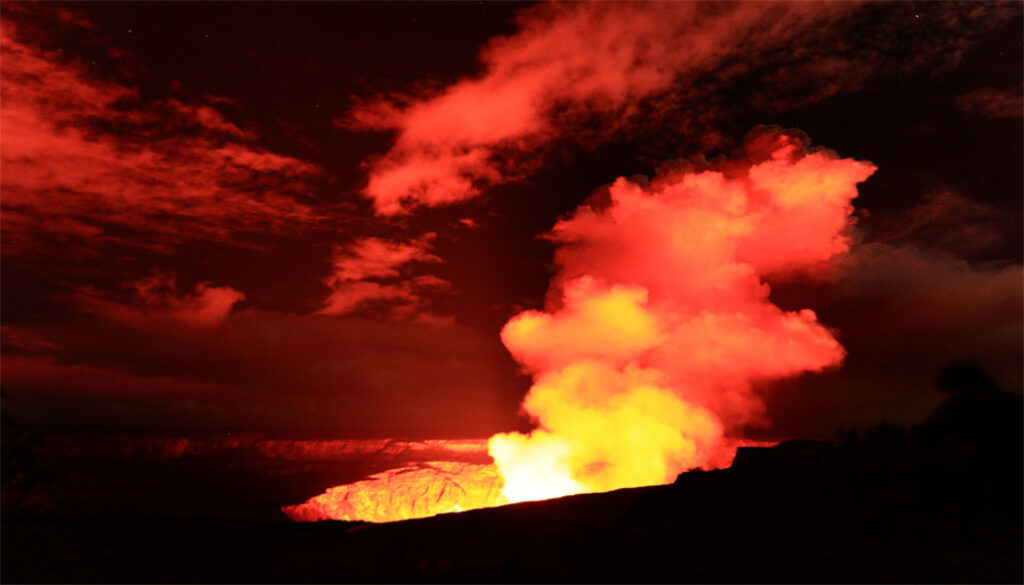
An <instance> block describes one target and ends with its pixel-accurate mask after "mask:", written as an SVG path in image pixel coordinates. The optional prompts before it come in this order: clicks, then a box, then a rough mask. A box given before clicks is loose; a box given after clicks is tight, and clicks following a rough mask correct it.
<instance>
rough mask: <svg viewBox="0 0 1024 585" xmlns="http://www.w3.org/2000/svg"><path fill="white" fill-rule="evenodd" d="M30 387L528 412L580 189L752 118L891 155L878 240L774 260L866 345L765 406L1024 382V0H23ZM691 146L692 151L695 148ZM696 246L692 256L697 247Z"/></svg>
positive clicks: (68, 407)
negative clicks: (531, 323) (958, 373)
mask: <svg viewBox="0 0 1024 585" xmlns="http://www.w3.org/2000/svg"><path fill="white" fill-rule="evenodd" d="M2 16H3V22H2V27H3V54H2V57H3V70H2V72H0V80H2V84H0V85H2V127H0V133H2V145H0V151H2V152H0V154H2V156H0V159H2V161H0V162H2V165H3V166H2V169H0V173H2V175H0V182H2V213H3V216H2V221H3V226H2V230H3V241H2V262H3V278H2V291H0V292H2V297H3V309H2V322H3V371H2V383H3V387H4V392H5V397H4V402H5V408H6V409H8V410H9V411H10V412H11V414H12V415H13V416H15V417H17V418H18V419H19V420H23V421H26V422H30V423H36V424H45V425H55V426H62V427H75V428H96V429H107V428H118V429H133V430H141V431H147V430H153V429H159V430H162V431H167V430H172V431H174V432H191V431H205V430H225V429H237V430H245V431H256V432H264V433H273V434H291V435H313V434H318V435H322V434H329V435H333V436H338V437H354V436H402V437H413V438H419V437H427V436H432V437H462V436H481V437H482V436H487V435H489V434H491V433H494V432H498V431H503V430H511V429H525V428H527V427H528V421H527V420H526V418H525V417H523V416H521V415H520V414H519V403H520V401H521V400H522V398H523V396H524V395H525V393H526V391H527V389H528V388H529V386H530V380H529V378H528V377H527V376H525V375H523V374H522V373H520V372H519V371H518V365H517V363H516V362H515V361H514V360H513V359H512V357H511V356H510V355H509V354H508V352H507V351H506V349H505V348H504V347H503V345H502V342H501V339H500V337H499V332H500V331H501V328H502V326H503V325H504V324H505V322H506V321H508V320H509V318H511V317H512V316H514V315H515V314H517V313H519V312H520V311H522V310H525V309H540V308H542V307H544V304H545V294H546V291H547V289H548V283H549V280H550V279H551V278H552V276H553V275H554V274H555V273H556V265H555V261H554V251H555V247H556V245H555V243H554V242H552V241H550V240H549V239H545V238H541V237H539V236H541V235H542V234H544V233H546V232H547V231H548V230H550V229H551V228H552V227H553V226H554V225H555V222H556V221H557V220H558V219H559V218H560V217H564V216H565V215H566V214H568V213H571V212H572V211H573V210H574V209H576V208H577V207H578V206H579V205H580V204H581V203H583V202H584V201H585V200H588V197H591V195H592V194H594V193H595V192H599V190H600V189H601V188H602V187H607V185H609V184H611V183H612V182H613V181H615V179H616V178H618V177H634V176H637V175H644V176H646V177H652V176H655V175H657V174H659V173H661V172H664V169H665V168H667V167H666V165H668V166H671V165H673V164H675V165H678V164H681V163H680V162H679V161H683V160H692V159H693V158H694V157H696V156H699V155H702V154H703V155H706V156H707V157H708V158H709V159H713V158H714V157H716V156H721V155H730V153H732V152H733V151H734V149H736V148H737V147H739V146H740V145H741V144H742V143H743V140H744V136H746V135H747V134H748V133H749V132H750V131H751V130H753V129H754V128H756V127H758V126H759V125H774V126H779V127H781V128H787V129H796V130H799V131H802V132H804V133H806V135H807V136H809V138H810V141H811V142H812V144H813V145H815V146H820V147H825V148H828V149H832V150H834V151H836V152H837V153H838V154H839V155H840V156H842V157H851V158H854V159H857V160H865V161H871V162H872V163H873V164H874V165H875V166H877V168H878V170H877V172H876V173H875V174H874V175H873V176H872V177H871V178H870V179H868V180H867V181H866V182H864V183H863V184H862V185H860V187H859V193H860V194H859V197H858V198H857V199H856V200H855V201H854V205H855V206H856V209H857V211H856V214H855V216H856V217H857V223H856V225H855V226H854V227H853V228H852V232H851V233H852V236H853V238H854V242H855V243H854V246H853V248H852V249H851V250H850V252H849V253H848V254H847V255H845V256H843V258H842V259H838V260H836V262H835V264H834V266H833V267H832V268H833V269H832V270H830V271H827V272H828V273H827V275H825V276H823V275H821V274H817V275H806V274H804V275H793V274H783V275H774V276H769V277H768V278H767V281H768V283H769V284H770V285H771V286H772V291H773V292H772V300H773V301H774V302H775V303H776V304H778V305H779V306H781V307H782V308H784V309H791V310H796V309H801V308H811V309H813V310H814V311H816V313H817V315H818V318H819V320H820V322H821V323H823V324H824V325H825V326H827V327H828V328H830V330H832V331H833V332H834V334H835V336H836V338H837V339H838V340H839V341H840V343H842V344H843V346H844V347H845V348H846V352H847V357H846V361H845V363H844V365H843V366H842V367H840V368H835V369H830V370H828V371H826V372H825V373H819V374H808V375H804V376H801V377H797V378H793V379H786V380H773V381H765V382H763V383H759V385H758V392H761V393H762V395H763V396H764V400H765V403H766V413H767V418H768V419H769V420H770V421H771V422H770V423H768V424H767V425H766V426H761V427H758V428H756V429H755V428H751V429H748V434H749V435H751V436H757V435H768V436H800V435H819V436H820V435H824V436H827V435H830V434H832V433H834V431H835V430H836V429H838V428H842V427H845V426H857V425H866V424H872V423H874V422H877V421H879V420H881V419H887V420H890V421H894V422H900V423H911V422H916V421H917V420H920V419H921V418H922V417H923V416H924V415H925V414H927V412H928V411H929V410H930V409H931V408H932V407H934V405H935V404H936V403H937V401H938V399H939V397H938V395H937V394H936V393H935V390H934V388H933V380H934V376H935V374H936V372H937V371H938V369H939V368H940V367H942V366H943V365H945V364H948V363H952V362H970V363H975V364H978V365H980V366H982V367H984V368H985V369H986V370H988V371H989V372H990V373H991V374H992V375H993V376H994V378H995V379H996V380H997V381H998V382H999V383H1000V384H1001V385H1002V386H1003V387H1005V388H1008V389H1015V390H1019V388H1020V385H1021V381H1022V371H1021V370H1022V365H1021V355H1022V350H1024V348H1022V338H1021V337H1022V302H1024V298H1022V272H1021V261H1022V221H1021V216H1022V204H1021V202H1022V197H1021V194H1022V193H1024V185H1022V176H1024V169H1022V154H1024V148H1022V140H1024V138H1022V123H1021V122H1022V114H1024V102H1022V94H1024V78H1022V77H1024V75H1022V66H1021V65H1022V62H1024V55H1022V51H1024V45H1022V35H1021V30H1022V26H1021V24H1022V18H1021V9H1020V4H1019V3H970V4H953V3H921V4H918V3H911V2H900V3H891V4H888V3H882V4H880V3H870V4H865V5H860V4H856V3H845V2H844V3H830V4H823V5H818V4H812V3H794V4H780V5H775V4H769V3H760V2H758V3H754V4H742V5H733V4H726V3H711V4H689V3H687V4H683V3H680V4H606V5H604V6H603V7H595V6H592V5H587V4H568V5H561V6H548V5H533V6H531V5H529V4H516V3H450V4H447V3H408V4H406V3H280V4H277V3H160V2H145V3H122V2H118V3H96V4H93V3H72V4H66V5H65V4H59V3H43V4H29V3H20V2H7V3H5V4H4V7H3V15H2ZM673 161H675V162H673ZM670 269H671V267H666V270H670Z"/></svg>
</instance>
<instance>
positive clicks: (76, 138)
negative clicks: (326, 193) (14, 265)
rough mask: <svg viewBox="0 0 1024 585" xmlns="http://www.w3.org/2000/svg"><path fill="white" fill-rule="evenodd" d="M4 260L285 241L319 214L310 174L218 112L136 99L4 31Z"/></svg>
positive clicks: (0, 87) (0, 157)
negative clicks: (263, 238) (248, 238)
mask: <svg viewBox="0 0 1024 585" xmlns="http://www.w3.org/2000/svg"><path fill="white" fill-rule="evenodd" d="M0 34H2V37H0V42H2V52H3V53H2V54H3V61H4V74H3V77H2V80H0V95H2V99H3V104H4V105H3V110H2V114H0V122H2V124H3V144H2V146H0V162H2V164H3V174H2V178H0V187H2V189H3V195H4V197H3V212H4V235H3V237H4V252H5V254H18V253H26V254H32V253H37V252H41V251H43V250H48V251H49V252H52V251H53V247H57V248H64V251H65V252H68V251H69V250H68V249H67V248H66V246H73V247H74V250H75V251H76V252H77V253H83V254H95V253H96V252H97V248H98V247H100V246H104V245H111V244H113V245H117V246H118V247H120V249H121V250H122V252H123V251H124V250H127V249H140V248H144V249H156V250H168V249H171V248H173V247H174V246H175V245H176V244H178V243H181V242H182V241H195V240H197V239H206V240H208V241H215V242H225V241H232V240H239V239H244V237H245V235H246V234H247V233H252V232H260V233H267V232H270V233H274V232H281V231H283V230H285V229H287V228H288V227H289V226H294V225H297V224H309V223H311V222H313V221H315V220H316V219H317V218H318V214H317V213H316V212H315V211H314V210H313V209H312V208H310V207H309V206H308V205H306V204H305V203H303V202H302V201H301V199H302V197H303V196H304V195H306V194H307V193H306V190H307V186H306V182H305V181H306V180H307V179H309V178H310V177H312V176H314V175H315V174H316V173H318V169H317V168H316V167H315V166H313V165H312V164H310V163H307V162H304V161H301V160H298V159H295V158H292V157H289V156H284V155H281V154H277V153H274V152H271V151H268V150H266V149H264V148H261V147H259V146H257V145H255V144H254V143H253V142H252V140H253V139H254V138H255V136H254V134H253V133H252V132H251V131H246V130H243V129H241V128H239V127H238V126H237V125H235V124H233V123H231V122H229V121H228V120H226V119H225V118H224V116H222V115H221V114H220V113H219V112H218V111H217V110H216V109H215V108H214V107H213V106H211V105H208V104H202V103H199V104H190V103H184V102H182V101H178V100H175V99H165V100H158V101H150V102H143V101H142V100H140V98H139V95H138V92H137V90H135V89H133V88H130V87H126V86H123V85H120V84H118V83H115V82H112V81H104V80H102V79H99V78H97V77H96V76H95V75H91V74H90V73H89V72H88V71H87V69H86V67H85V65H83V64H82V63H79V62H76V61H74V60H72V59H66V58H62V57H60V56H59V55H57V54H56V53H52V52H49V53H48V52H46V51H44V50H43V49H41V48H39V47H37V46H36V45H34V44H32V43H30V42H28V41H26V40H23V39H22V37H21V36H20V30H19V28H18V27H17V25H16V24H14V23H12V22H11V20H10V19H6V20H5V22H4V24H3V28H2V33H0Z"/></svg>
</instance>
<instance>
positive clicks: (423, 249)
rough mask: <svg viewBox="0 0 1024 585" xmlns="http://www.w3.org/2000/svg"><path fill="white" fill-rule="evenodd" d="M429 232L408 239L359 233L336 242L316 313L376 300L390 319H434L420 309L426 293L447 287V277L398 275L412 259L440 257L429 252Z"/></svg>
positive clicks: (348, 309)
mask: <svg viewBox="0 0 1024 585" xmlns="http://www.w3.org/2000/svg"><path fill="white" fill-rule="evenodd" d="M434 237H435V234H433V233H430V234H427V235H425V236H424V237H422V238H420V239H417V240H410V241H408V242H388V241H385V240H382V239H380V238H373V237H371V238H363V239H360V240H357V241H355V242H353V243H351V244H350V245H349V246H347V247H338V248H336V249H335V254H334V272H333V273H332V274H331V275H330V276H328V277H327V278H326V279H325V280H324V282H325V284H327V286H328V287H330V288H331V293H330V295H329V296H328V297H327V298H326V299H325V300H324V306H323V308H321V309H320V311H319V312H320V313H322V314H325V315H347V314H350V313H353V312H355V311H357V310H359V309H363V308H366V307H367V306H368V305H371V304H374V303H378V304H379V303H380V302H381V301H383V302H384V303H383V305H384V306H385V307H386V309H387V312H388V314H390V316H392V317H394V318H409V317H416V318H419V319H426V320H436V319H437V317H435V316H433V315H431V314H430V313H429V312H427V311H424V310H423V309H424V306H425V305H426V304H427V299H426V298H425V296H424V295H425V293H428V292H431V291H438V290H442V289H444V288H446V287H447V286H448V282H446V281H444V280H442V279H440V278H438V277H436V276H433V275H429V274H421V275H417V276H410V275H407V274H406V275H403V274H402V271H403V269H405V268H407V267H408V265H410V264H412V263H430V262H440V261H441V259H440V258H438V257H437V256H435V255H434V254H431V253H430V251H429V249H430V240H431V239H433V238H434Z"/></svg>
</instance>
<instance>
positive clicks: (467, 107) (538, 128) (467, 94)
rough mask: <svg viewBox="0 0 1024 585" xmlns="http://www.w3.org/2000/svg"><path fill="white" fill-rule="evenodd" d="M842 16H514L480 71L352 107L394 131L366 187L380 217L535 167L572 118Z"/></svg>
mask: <svg viewBox="0 0 1024 585" xmlns="http://www.w3.org/2000/svg"><path fill="white" fill-rule="evenodd" d="M847 11H848V8H847V6H845V5H838V4H831V5H829V4H812V3H789V4H767V3H750V4H715V5H702V4H697V3H644V4H640V3H592V4H591V3H573V4H545V5H541V6H537V7H535V8H533V9H530V10H526V11H523V12H522V13H520V15H519V18H518V20H519V29H520V30H519V32H518V33H517V34H515V35H513V36H510V37H497V38H494V39H491V41H490V42H489V43H488V45H487V46H486V48H484V50H483V51H482V52H481V55H480V61H481V63H482V73H481V74H480V75H478V76H476V77H473V78H467V79H464V80H461V81H459V82H457V83H455V84H453V85H451V86H449V87H446V88H444V89H442V90H440V91H439V92H437V93H436V94H434V95H430V96H426V97H424V96H415V97H408V98H403V97H395V98H393V99H383V100H378V101H372V102H369V103H366V104H363V105H362V106H361V107H359V108H357V109H356V110H355V111H354V112H353V113H352V115H351V119H350V120H349V121H348V124H350V125H352V126H355V127H359V128H367V129H377V130H396V131H397V133H398V136H397V138H396V141H395V144H394V146H393V147H392V148H391V150H390V151H388V153H386V154H385V155H383V156H382V157H380V158H378V159H374V160H372V161H370V174H369V183H368V185H367V186H366V189H365V193H366V195H367V196H368V197H370V198H371V199H372V200H373V201H374V204H375V206H376V209H377V210H378V212H380V213H383V214H394V213H398V212H400V211H402V209H403V208H405V207H413V206H416V205H445V204H450V203H454V202H458V201H463V200H465V199H469V198H471V197H473V196H475V195H476V194H478V193H479V192H480V186H481V185H482V184H495V183H501V182H504V181H507V180H510V179H515V178H517V177H519V176H521V175H522V173H523V170H524V169H529V168H531V167H533V166H535V164H536V161H529V160H526V159H522V155H523V154H524V153H527V152H532V151H534V150H536V149H537V148H538V147H540V146H543V145H544V144H545V143H546V142H547V141H549V140H551V139H552V138H553V137H554V136H555V135H557V134H559V133H561V132H564V131H565V130H566V128H565V127H566V126H567V122H568V121H570V120H572V119H573V118H577V117H580V116H585V115H588V114H592V113H599V114H600V115H601V116H602V119H603V120H604V121H605V122H606V123H609V124H611V125H612V126H613V127H614V126H617V125H620V124H622V123H623V121H624V120H625V119H626V118H628V117H629V116H630V115H632V114H633V113H635V111H636V108H637V106H638V105H639V103H640V102H641V101H642V100H643V99H645V98H648V97H650V96H652V95H654V94H656V93H658V92H662V91H665V90H667V89H668V88H669V87H671V86H672V84H673V83H674V82H676V81H678V80H679V79H680V78H681V77H682V76H684V75H687V76H693V75H696V74H699V73H704V72H708V71H711V70H712V69H713V68H714V67H716V66H720V65H722V64H723V63H724V62H725V61H726V60H727V59H730V58H735V57H736V56H737V55H739V54H742V53H744V52H748V51H751V50H759V51H767V50H771V49H773V48H776V47H779V46H782V45H784V44H785V43H786V42H787V41H789V40H791V39H792V38H793V37H794V36H796V35H798V34H800V33H801V32H803V31H805V30H807V29H808V28H809V27H813V26H821V25H822V23H823V22H827V21H828V20H830V19H832V18H836V17H838V16H839V15H840V14H842V13H845V12H847ZM520 159H522V160H520Z"/></svg>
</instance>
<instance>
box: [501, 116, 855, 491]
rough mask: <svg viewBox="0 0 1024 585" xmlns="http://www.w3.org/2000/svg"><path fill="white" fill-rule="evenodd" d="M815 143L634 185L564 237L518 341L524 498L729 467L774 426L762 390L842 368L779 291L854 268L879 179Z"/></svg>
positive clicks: (514, 468)
mask: <svg viewBox="0 0 1024 585" xmlns="http://www.w3.org/2000/svg"><path fill="white" fill-rule="evenodd" d="M808 146H809V141H808V139H807V138H806V136H804V135H802V134H800V133H799V132H792V131H789V132H781V131H778V130H774V129H767V128H761V129H758V130H756V131H754V132H753V133H751V135H750V136H748V138H747V141H746V143H745V145H744V147H743V149H742V150H741V152H739V154H738V156H737V157H735V158H734V159H733V160H729V161H725V160H723V161H717V162H713V163H707V162H704V161H699V162H696V163H692V164H687V165H685V166H684V167H683V168H678V169H676V170H673V171H669V172H666V173H663V174H662V176H660V177H658V178H656V179H655V180H654V181H653V182H651V183H650V184H647V185H644V184H640V183H637V182H632V181H629V180H626V179H623V178H620V179H618V180H617V181H616V182H615V183H614V185H612V186H611V187H610V189H608V191H607V194H606V195H607V196H606V197H605V196H601V195H598V196H595V197H594V198H592V200H591V201H590V202H589V203H587V204H584V205H583V206H581V207H580V208H579V209H578V210H577V211H576V212H575V213H574V214H572V215H571V216H570V217H567V218H565V219H563V220H561V221H559V222H558V223H557V224H556V225H555V227H554V229H553V230H552V231H551V233H550V234H549V235H548V237H550V238H551V239H552V240H554V241H555V242H558V243H559V244H560V245H561V246H560V248H559V250H558V252H557V253H556V264H557V266H558V272H557V274H556V276H555V278H554V280H553V281H552V284H551V288H550V291H549V295H548V302H547V307H546V310H545V311H543V312H539V311H526V312H524V313H521V314H519V315H517V316H516V317H514V318H513V319H512V320H510V321H509V322H508V323H507V324H506V326H505V328H504V330H503V331H502V340H503V341H504V343H505V345H506V346H507V347H508V349H509V351H511V353H512V355H513V356H514V357H515V358H516V359H517V360H518V361H519V362H520V363H521V364H522V365H523V367H524V368H525V369H526V370H527V371H528V372H529V373H530V374H531V375H532V376H533V378H534V386H533V387H532V388H531V390H530V392H529V394H528V395H527V397H526V399H525V401H524V403H523V409H524V411H525V412H526V413H528V414H529V415H530V416H531V417H533V419H534V420H535V422H536V424H537V428H536V430H534V431H533V432H531V433H530V434H528V435H523V434H519V433H506V434H499V435H495V436H494V437H493V438H492V439H491V442H490V452H491V455H492V456H493V457H494V459H495V462H496V463H497V465H498V468H499V470H500V471H501V473H502V475H503V476H504V478H505V482H506V484H505V495H506V496H507V497H508V499H509V500H510V501H520V500H525V499H537V498H548V497H554V496H559V495H565V494H568V493H578V492H586V491H601V490H609V489H616V488H621V487H628V486H638V485H651V484H658V483H666V482H668V481H671V480H672V479H673V478H674V477H675V476H676V475H677V474H678V473H680V472H682V471H685V470H686V469H691V468H698V467H704V468H708V467H719V466H723V465H728V464H729V462H730V461H731V459H732V457H733V455H734V453H735V446H736V440H737V439H738V438H739V437H738V433H739V431H740V429H741V426H742V425H747V424H756V423H764V422H765V421H764V416H763V403H762V401H761V399H760V397H759V396H757V395H756V394H755V393H754V392H753V390H752V386H753V383H754V382H758V381H769V380H774V379H780V378H785V377H791V376H795V375H798V374H800V373H802V372H808V371H819V370H822V369H823V368H827V367H829V366H834V365H837V364H839V363H840V362H841V361H842V359H843V356H844V351H843V348H842V346H841V345H840V344H839V342H838V341H836V339H835V338H834V337H833V336H832V334H831V333H830V332H829V331H828V330H827V329H826V328H825V327H824V326H822V325H821V324H820V323H818V321H817V317H816V315H815V314H814V312H812V311H810V310H806V309H805V310H801V311H796V312H790V311H783V310H781V309H780V308H779V307H777V306H775V305H774V304H772V302H771V301H770V300H769V292H770V291H769V288H768V285H766V284H765V283H764V282H763V278H764V277H765V276H766V275H769V274H773V273H783V272H789V271H797V270H804V271H809V270H815V269H817V268H819V267H821V266H823V265H824V263H825V262H826V261H828V260H830V259H832V258H834V257H835V256H837V255H841V254H844V253H846V252H847V251H848V249H849V244H850V242H849V238H848V237H847V235H846V232H847V230H848V228H849V226H850V224H851V219H850V213H851V212H852V206H851V201H852V199H853V198H854V197H856V195H857V190H856V185H857V183H860V182H862V181H864V180H866V179H867V178H868V177H869V176H870V175H871V174H872V173H873V172H874V171H875V167H874V166H873V165H871V164H870V163H867V162H861V161H855V160H853V159H841V158H839V157H838V156H837V155H835V154H834V153H832V152H830V151H825V150H820V149H819V150H809V149H808Z"/></svg>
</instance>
